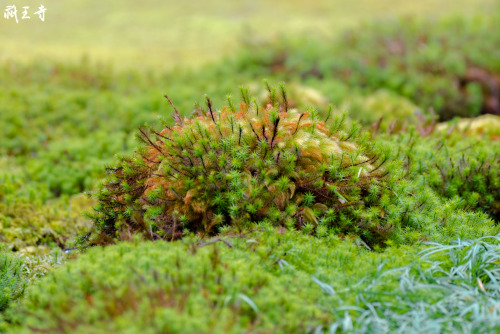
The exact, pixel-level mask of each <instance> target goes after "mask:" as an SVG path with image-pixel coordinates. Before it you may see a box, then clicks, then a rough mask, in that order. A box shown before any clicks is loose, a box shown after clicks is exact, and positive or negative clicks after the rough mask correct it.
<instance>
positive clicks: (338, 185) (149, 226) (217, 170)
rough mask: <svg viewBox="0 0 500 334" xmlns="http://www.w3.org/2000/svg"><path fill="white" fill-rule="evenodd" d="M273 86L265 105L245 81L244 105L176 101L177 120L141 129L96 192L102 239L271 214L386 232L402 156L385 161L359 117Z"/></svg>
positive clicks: (277, 220) (273, 218) (210, 226)
mask: <svg viewBox="0 0 500 334" xmlns="http://www.w3.org/2000/svg"><path fill="white" fill-rule="evenodd" d="M269 92H270V100H269V103H268V104H267V105H266V106H265V107H262V106H259V105H257V103H256V102H252V99H251V98H250V97H249V96H248V94H247V92H246V91H245V90H244V89H243V90H242V102H241V104H240V105H239V107H238V108H236V107H235V106H234V105H233V103H232V102H231V101H229V105H228V106H226V107H224V108H222V109H220V110H215V109H214V108H213V107H212V103H211V101H210V100H209V99H207V108H208V109H207V110H203V109H201V108H200V109H199V110H197V116H196V117H194V118H192V119H187V118H185V119H181V117H180V115H179V113H178V112H177V110H176V114H175V120H176V125H175V126H173V127H168V126H167V127H166V128H165V129H163V130H162V131H160V132H157V131H155V130H153V129H149V131H145V130H141V134H140V139H141V140H142V142H143V143H144V145H143V146H142V147H141V148H140V149H139V150H138V151H137V153H136V154H135V156H134V157H132V158H124V159H122V160H121V162H120V163H119V164H118V165H117V166H116V167H113V168H109V169H108V171H109V174H110V176H109V178H108V180H107V181H106V182H105V183H104V185H103V188H102V189H101V191H100V192H99V193H98V196H97V197H98V200H99V204H98V206H97V207H96V208H95V214H94V215H93V219H94V221H95V222H96V226H97V228H98V230H99V231H100V237H101V240H106V238H107V237H115V236H116V234H117V233H118V234H121V235H123V234H124V233H125V234H126V233H137V232H141V233H143V234H144V235H146V236H147V237H148V238H149V239H152V240H154V239H158V238H163V239H168V240H173V239H177V238H179V237H181V236H182V235H183V233H184V232H186V231H188V232H200V233H203V234H208V235H210V234H214V233H217V232H218V231H220V230H221V229H224V228H227V227H231V228H236V229H237V230H239V231H242V230H243V229H244V228H246V227H248V226H249V224H251V223H260V222H269V223H271V224H273V225H277V226H287V227H289V228H297V229H302V230H306V231H307V232H310V231H312V230H314V229H315V228H317V227H318V226H319V225H320V223H321V224H322V225H323V228H336V229H337V230H338V232H340V233H344V234H346V233H355V234H360V235H362V236H363V238H364V239H365V240H366V241H367V242H369V243H380V242H383V240H385V239H386V238H387V237H388V236H389V235H390V233H391V232H392V226H391V225H389V224H387V222H386V220H385V219H384V217H383V214H382V213H381V210H377V209H376V207H377V205H379V204H378V203H379V201H380V199H381V198H382V199H385V200H386V201H387V200H388V198H392V197H393V196H392V194H391V192H390V191H389V190H388V184H389V183H390V182H391V179H390V178H389V177H388V170H390V169H393V170H394V171H395V173H393V174H394V175H397V167H396V164H393V165H389V167H390V168H387V166H383V165H384V164H388V163H387V161H388V159H387V157H386V156H385V155H384V153H383V152H382V151H381V150H380V149H378V148H375V147H374V146H373V144H371V143H370V142H369V141H368V140H367V138H366V136H364V137H363V136H360V135H359V133H358V128H357V126H356V125H353V126H352V128H350V129H348V130H344V129H343V122H344V119H345V116H335V117H334V116H333V115H332V113H331V111H330V113H329V114H328V115H327V116H326V117H324V118H323V119H320V116H319V114H318V113H317V112H316V111H315V110H314V109H311V110H308V111H306V112H302V113H301V112H299V111H297V110H295V109H290V108H289V107H288V97H287V95H286V92H285V90H284V88H283V87H281V90H280V93H279V94H278V92H277V90H276V89H274V88H271V87H269ZM278 95H280V98H278ZM253 101H255V100H253ZM174 108H175V107H174ZM384 167H385V168H384ZM363 208H365V210H363ZM370 208H371V209H370Z"/></svg>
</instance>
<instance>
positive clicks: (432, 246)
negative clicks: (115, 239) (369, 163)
mask: <svg viewBox="0 0 500 334" xmlns="http://www.w3.org/2000/svg"><path fill="white" fill-rule="evenodd" d="M21 5H22V4H21V3H19V6H21ZM44 5H45V6H46V7H47V8H48V12H47V14H46V15H47V16H46V22H39V21H35V20H34V19H32V20H31V21H26V22H20V23H18V24H16V23H15V22H13V21H12V20H10V21H9V20H6V19H2V18H0V30H2V31H5V32H6V33H5V34H2V35H1V36H0V43H1V45H2V48H1V50H0V333H2V332H4V331H5V332H12V333H35V332H47V333H91V332H92V333H101V332H102V333H137V332H144V333H146V332H147V333H166V332H168V333H224V332H232V333H242V332H247V333H293V332H297V333H302V332H308V333H338V332H360V333H383V332H401V333H410V332H415V333H421V332H431V333H442V332H457V331H460V332H464V333H485V332H494V331H497V332H498V331H500V320H499V319H500V307H499V304H498V298H499V291H500V289H499V287H500V286H499V284H500V283H499V282H500V269H498V268H499V264H500V247H499V245H500V244H499V242H498V241H499V240H498V237H497V235H498V233H500V228H499V227H498V222H499V217H500V156H499V153H498V152H500V140H499V139H500V120H499V116H492V115H482V116H480V115H481V114H483V113H485V112H489V113H495V111H496V110H497V109H495V108H499V107H498V105H497V104H498V103H499V100H498V95H499V94H500V90H499V89H498V86H500V63H499V59H500V54H499V53H498V50H500V43H499V41H500V34H499V32H498V30H495V29H492V28H491V27H494V26H495V23H494V22H497V21H496V20H495V19H496V18H499V17H500V15H499V10H498V8H499V7H498V4H497V3H496V2H495V1H490V0H481V1H471V0H459V1H455V2H453V4H451V3H450V2H443V1H431V0H426V1H419V2H415V3H409V2H408V1H372V0H356V1H350V2H348V3H347V4H346V3H344V2H339V1H334V2H331V1H330V2H328V1H317V2H315V3H314V5H311V4H309V3H306V2H300V1H278V2H273V3H265V2H263V1H244V2H238V3H237V2H234V1H221V2H217V3H216V4H215V3H211V2H203V1H196V2H194V3H191V4H189V5H184V4H183V5H180V4H178V3H176V2H174V1H167V2H159V1H146V2H132V1H128V0H127V1H122V2H118V1H109V2H106V3H102V4H93V3H92V2H90V1H84V0H78V1H74V2H72V3H71V6H70V5H69V3H68V4H63V3H61V4H50V3H47V4H44ZM396 17H403V19H402V20H400V21H397V20H396V19H395V18H396ZM442 18H444V19H443V20H441V19H442ZM426 20H429V21H426ZM370 22H376V23H375V26H373V25H370ZM425 22H432V24H435V25H432V24H431V23H429V24H427V23H425ZM436 22H438V23H436ZM374 27H377V28H374ZM403 27H404V28H403ZM426 27H431V28H428V29H427V30H426ZM348 29H351V30H349V31H350V32H349V33H346V32H345V31H346V30H348ZM363 29H364V30H363ZM405 29H406V30H405ZM457 29H458V30H457ZM460 29H462V30H460ZM356 32H358V33H356ZM434 32H435V33H436V36H439V37H433V36H434V35H433V33H434ZM419 33H420V35H419ZM391 36H392V37H391ZM415 36H416V37H415ZM415 41H417V42H415ZM422 41H425V42H422ZM412 43H413V44H412ZM414 44H415V45H417V46H416V47H415V49H412V47H413V46H412V45H414ZM423 44H425V45H426V47H421V46H422V45H423ZM379 46H380V48H379ZM382 46H383V47H382ZM468 47H469V49H467V48H468ZM401 48H403V49H404V50H406V51H407V53H405V54H404V56H402V57H399V55H400V53H399V52H400V50H401ZM391 50H392V51H391ZM398 50H399V51H398ZM443 50H444V51H443ZM406 51H405V52H406ZM401 52H402V51H401ZM403 53H404V52H403ZM389 54H390V56H388V58H387V59H386V58H385V56H386V55H389ZM370 55H373V57H372V58H370ZM391 57H393V58H391ZM402 59H403V60H402ZM372 61H373V63H371V62H372ZM360 64H364V65H366V67H363V66H364V65H360ZM367 64H368V65H367ZM373 64H376V65H373ZM382 64H384V65H382ZM386 64H389V65H386ZM391 64H393V67H391ZM471 69H472V70H471ZM264 79H268V80H269V81H270V82H271V83H272V84H279V83H280V82H282V81H284V82H285V83H286V85H287V88H288V90H289V94H290V97H291V100H290V103H291V104H293V106H294V107H297V108H299V109H300V108H302V109H306V108H307V107H308V106H311V105H314V106H316V107H317V109H318V111H319V113H320V114H321V115H323V116H324V115H326V114H327V110H328V105H329V104H333V105H334V106H335V112H336V113H337V114H340V113H341V112H342V111H344V110H348V111H349V112H350V113H349V116H348V120H347V123H348V125H351V124H352V123H353V122H355V121H359V122H360V124H361V126H362V128H363V129H364V130H366V131H369V129H370V127H371V129H372V130H371V131H374V132H372V134H373V138H374V139H373V140H374V141H376V142H377V143H378V145H380V146H383V147H385V148H386V149H387V148H388V149H389V150H391V151H392V153H393V157H394V159H395V161H399V162H400V163H401V165H402V166H404V169H402V170H403V171H404V173H403V172H402V175H403V174H404V180H405V181H401V182H400V183H399V185H398V188H394V190H393V191H394V193H395V194H396V196H401V199H400V201H399V202H398V203H397V204H395V205H394V207H391V210H394V212H395V213H394V215H395V216H397V215H399V216H404V215H406V214H408V220H407V221H406V220H405V221H404V222H402V223H401V224H402V225H401V227H399V226H398V228H400V229H398V230H397V231H398V232H397V233H396V234H395V235H394V236H392V237H391V238H390V239H388V240H387V242H386V243H384V246H383V247H378V248H376V249H373V247H369V246H368V245H367V244H366V243H365V242H364V241H363V240H364V239H363V234H362V232H359V231H355V232H352V233H347V234H346V233H336V232H335V231H340V230H341V227H338V228H337V229H326V228H325V229H320V228H317V229H314V230H313V231H309V232H307V233H304V232H303V231H295V230H292V231H290V230H286V229H284V228H282V227H276V226H271V225H272V224H266V223H262V222H256V224H255V225H254V226H252V229H251V230H252V231H246V233H244V234H237V233H235V232H234V231H233V230H230V229H229V230H223V231H222V232H223V233H222V234H221V235H220V239H223V240H224V241H220V240H219V239H217V237H213V238H205V239H200V237H199V236H197V235H194V234H190V235H189V234H188V235H187V236H186V238H184V239H182V240H179V241H175V242H172V243H169V242H163V241H158V242H155V243H151V242H143V241H141V240H139V239H140V238H138V237H133V238H131V239H132V240H131V241H130V242H121V243H118V244H117V245H113V246H109V247H106V248H101V247H93V248H91V249H87V248H85V249H77V247H78V246H79V244H78V243H77V238H80V240H81V238H82V237H83V236H85V235H86V234H87V233H88V232H92V231H94V230H93V229H94V228H95V227H93V225H92V221H91V220H90V219H89V218H88V216H87V215H86V213H89V212H92V208H93V207H94V206H95V204H96V199H95V198H93V197H92V196H91V195H92V194H93V193H95V192H96V189H97V188H98V186H99V184H100V183H101V182H102V180H103V179H104V177H105V176H106V175H105V174H106V173H105V167H106V166H111V165H113V164H115V163H116V161H117V159H116V156H117V155H119V156H123V155H131V154H133V152H134V151H135V150H136V148H137V145H138V143H137V141H136V138H135V136H136V132H137V128H138V127H140V126H143V125H144V124H145V123H148V124H150V125H152V126H153V127H156V128H159V127H160V126H161V124H162V120H166V122H167V123H169V124H172V118H171V115H172V109H171V106H170V105H169V104H168V103H167V101H166V100H165V99H164V97H163V94H164V93H166V92H167V93H168V95H169V96H170V97H171V98H172V99H173V100H174V104H175V105H176V107H177V109H179V110H180V111H181V113H182V114H183V115H185V116H187V117H189V116H190V115H191V114H192V111H193V110H194V109H195V103H200V104H202V103H203V102H204V94H207V95H208V96H210V97H211V98H212V99H213V104H214V105H215V106H217V108H220V107H222V106H223V105H225V104H226V98H227V96H228V95H231V96H233V98H234V100H237V97H238V96H239V95H240V86H246V87H248V88H249V91H250V93H252V94H253V95H254V96H257V98H259V99H262V100H263V99H264V98H265V95H266V91H265V88H264V85H263V84H262V83H263V80H264ZM495 89H496V91H495ZM495 98H496V99H497V100H496V101H497V102H496V103H497V104H495ZM430 107H432V108H433V109H434V111H433V112H431V111H429V110H430ZM416 109H418V110H420V111H421V113H420V114H418V113H417V114H415V110H416ZM498 112H499V114H500V109H498ZM436 114H437V116H436ZM382 116H383V120H382V121H381V122H380V123H378V125H377V121H378V120H379V119H381V117H382ZM432 117H438V118H439V117H440V119H438V120H437V121H433V120H431V119H432ZM396 119H397V120H399V121H398V122H393V121H395V120H396ZM374 129H375V130H374ZM442 147H444V148H442ZM403 196H407V197H404V198H403ZM419 201H422V203H425V204H419V203H420V202H419ZM376 210H377V209H373V211H374V212H375V211H376ZM398 210H399V211H398ZM408 211H412V213H408ZM388 212H389V209H387V216H389V213H388ZM377 214H378V211H377ZM398 224H399V221H398ZM358 232H359V233H358ZM83 311H85V312H84V313H85V314H84V315H82V312H83ZM130 319H132V320H130Z"/></svg>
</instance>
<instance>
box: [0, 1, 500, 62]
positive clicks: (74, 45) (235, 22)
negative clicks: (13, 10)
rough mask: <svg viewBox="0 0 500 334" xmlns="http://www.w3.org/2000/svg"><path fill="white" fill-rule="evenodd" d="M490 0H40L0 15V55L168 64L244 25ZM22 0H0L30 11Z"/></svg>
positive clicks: (237, 37) (302, 27) (298, 23)
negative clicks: (40, 11)
mask: <svg viewBox="0 0 500 334" xmlns="http://www.w3.org/2000/svg"><path fill="white" fill-rule="evenodd" d="M495 3H496V1H495V0H455V1H453V0H419V1H407V0H351V1H340V0H334V1H325V0H318V1H314V2H311V1H297V0H286V1H285V0H278V1H262V0H254V1H250V0H245V1H228V0H220V1H200V0H197V1H186V2H179V1H172V0H167V1H158V0H145V1H131V0H122V1H117V0H112V1H105V2H104V1H99V2H98V1H90V0H73V1H57V2H53V1H46V2H43V1H41V2H40V4H43V5H44V6H45V7H46V8H47V12H46V19H45V22H41V21H40V20H39V19H38V17H36V15H31V19H30V20H21V19H19V23H16V22H15V20H13V19H9V20H7V19H5V18H4V17H3V15H2V17H0V45H1V47H0V59H15V60H17V61H19V60H20V61H31V60H33V59H38V60H39V59H41V58H50V59H56V60H64V61H75V60H79V59H80V58H81V57H88V58H90V59H91V60H92V61H104V62H111V63H112V64H113V65H114V66H115V67H118V68H122V67H125V68H127V67H141V66H148V67H151V66H154V67H155V68H156V69H167V68H172V67H177V66H181V65H182V66H184V65H186V66H191V65H197V64H200V63H204V62H207V61H211V60H216V59H218V58H220V57H221V56H222V55H227V54H230V53H231V52H233V51H235V50H236V49H237V47H238V45H239V44H240V43H241V41H242V40H243V39H244V38H245V37H244V36H245V35H246V36H248V34H249V33H250V34H251V35H253V36H260V37H262V38H269V37H271V36H274V35H276V34H286V35H287V36H292V35H294V34H311V35H314V36H316V37H318V36H326V37H331V36H334V35H336V34H338V33H339V31H341V30H343V29H345V28H350V27H353V26H356V25H357V24H359V23H360V22H362V21H369V20H380V19H382V20H383V19H388V18H392V17H395V16H401V15H415V16H419V17H427V18H428V17H439V16H442V15H444V14H446V15H454V14H462V15H473V14H478V13H488V12H490V11H491V10H492V8H494V5H495ZM40 4H39V3H38V2H36V3H34V2H32V1H28V0H9V1H2V2H1V5H2V7H3V8H5V6H7V5H16V7H17V8H18V11H19V13H18V14H19V16H22V15H21V13H20V12H21V10H22V9H21V8H22V7H23V6H30V9H29V10H30V11H34V10H35V8H36V7H38V6H39V5H40Z"/></svg>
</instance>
